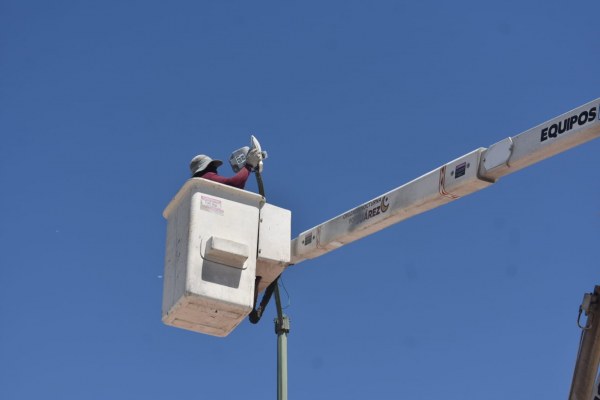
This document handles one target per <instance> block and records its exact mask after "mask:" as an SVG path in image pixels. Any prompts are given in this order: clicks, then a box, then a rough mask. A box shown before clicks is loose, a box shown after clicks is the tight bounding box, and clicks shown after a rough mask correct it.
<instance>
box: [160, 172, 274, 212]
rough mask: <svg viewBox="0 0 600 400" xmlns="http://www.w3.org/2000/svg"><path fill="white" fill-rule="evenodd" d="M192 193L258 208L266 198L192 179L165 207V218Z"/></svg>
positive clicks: (231, 187) (207, 181)
mask: <svg viewBox="0 0 600 400" xmlns="http://www.w3.org/2000/svg"><path fill="white" fill-rule="evenodd" d="M191 192H194V193H205V194H207V195H210V196H214V197H217V198H225V199H228V200H232V201H238V202H240V203H244V204H248V205H250V206H255V207H257V208H259V207H260V206H261V205H262V204H264V203H265V199H264V197H262V196H261V195H260V194H257V193H253V192H249V191H247V190H244V189H238V188H235V187H233V186H229V185H224V184H222V183H219V182H215V181H211V180H208V179H204V178H190V179H188V180H187V181H186V182H185V183H184V184H183V186H182V187H181V188H180V189H179V191H178V192H177V194H175V196H173V198H172V199H171V201H170V202H169V204H168V205H167V206H166V207H165V209H164V211H163V213H162V215H163V217H164V218H165V219H169V216H170V215H171V214H172V213H173V211H174V210H175V209H176V208H177V207H178V206H179V203H181V201H183V199H184V198H185V197H186V196H187V195H188V194H189V193H191ZM234 199H235V200H234Z"/></svg>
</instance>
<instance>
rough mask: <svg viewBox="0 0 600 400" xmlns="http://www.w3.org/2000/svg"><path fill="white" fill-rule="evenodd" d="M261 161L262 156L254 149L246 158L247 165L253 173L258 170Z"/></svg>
mask: <svg viewBox="0 0 600 400" xmlns="http://www.w3.org/2000/svg"><path fill="white" fill-rule="evenodd" d="M261 161H262V155H261V154H260V152H259V151H258V150H257V149H252V150H250V151H249V152H248V155H247V156H246V165H249V166H250V168H252V170H253V171H254V170H256V168H257V167H258V166H259V164H260V162H261Z"/></svg>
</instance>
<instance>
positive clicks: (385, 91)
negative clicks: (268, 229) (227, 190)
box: [0, 0, 600, 400]
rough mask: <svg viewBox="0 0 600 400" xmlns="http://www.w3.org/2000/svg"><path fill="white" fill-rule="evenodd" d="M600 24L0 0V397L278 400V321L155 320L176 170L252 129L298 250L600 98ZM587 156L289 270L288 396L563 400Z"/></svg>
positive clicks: (591, 200) (590, 163)
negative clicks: (355, 212) (206, 328)
mask: <svg viewBox="0 0 600 400" xmlns="http://www.w3.org/2000/svg"><path fill="white" fill-rule="evenodd" d="M599 13H600V3H599V2H597V1H578V2H568V1H547V0H546V1H531V0H520V1H505V2H480V1H458V2H441V1H437V2H436V1H421V2H404V1H374V2H360V1H352V0H351V1H325V2H323V1H319V2H316V1H303V2H281V1H264V2H263V1H259V2H247V1H211V2H208V1H177V2H169V3H167V2H157V1H119V2H89V1H54V2H42V1H11V0H3V1H2V2H0V137H1V139H2V140H1V144H2V145H1V146H0V187H1V188H2V192H1V193H2V195H1V196H0V206H1V209H2V210H3V220H2V224H0V243H2V247H1V248H2V251H1V252H0V273H1V275H0V315H1V316H2V323H1V324H0V398H3V399H11V400H12V399H15V400H16V399H34V398H56V399H144V400H150V399H152V400H154V399H171V398H182V399H183V398H200V399H239V398H251V399H254V398H256V399H263V398H275V394H276V392H275V382H276V381H275V377H276V370H275V362H276V336H275V334H274V332H273V324H272V322H271V319H272V317H274V315H275V310H274V309H273V307H269V309H268V310H267V315H266V317H265V318H264V320H263V322H261V323H260V324H259V325H256V326H254V325H251V324H249V323H247V322H244V323H243V324H241V325H240V326H239V327H238V328H237V329H236V330H235V331H234V332H233V333H232V334H231V335H230V336H228V337H227V338H225V339H219V338H214V337H210V336H205V335H199V334H195V333H192V332H187V331H184V330H180V329H175V328H171V327H168V326H165V325H163V324H162V323H161V320H160V309H161V300H162V283H163V282H162V279H161V276H162V274H163V259H164V242H165V231H166V223H165V221H164V219H163V218H162V215H161V213H162V210H163V208H164V207H165V206H166V205H167V204H168V202H169V201H170V199H171V198H172V196H173V195H174V194H175V193H176V192H177V190H178V189H179V188H180V186H181V185H182V184H183V182H184V181H185V180H186V179H187V178H188V169H187V168H188V167H187V166H188V162H189V160H190V159H191V158H192V157H193V156H194V155H196V154H198V153H205V154H210V155H212V156H213V157H217V158H222V159H224V158H227V157H228V156H229V154H230V152H231V151H233V150H234V149H237V148H239V147H241V146H243V145H246V144H247V143H248V138H249V135H250V134H255V135H257V136H258V137H259V138H260V140H261V143H262V144H263V146H264V147H265V148H266V149H267V150H268V151H269V159H268V160H267V161H266V166H265V172H264V180H265V187H266V192H267V199H268V201H269V202H270V203H272V204H275V205H278V206H280V207H284V208H287V209H290V210H292V231H293V232H292V234H293V236H294V237H295V236H296V235H298V234H299V233H300V232H302V231H304V230H306V229H308V228H310V227H312V226H315V225H317V224H319V223H321V222H323V221H325V220H327V219H329V218H332V217H334V216H336V215H338V214H341V213H343V212H344V211H346V210H348V209H350V208H352V207H354V206H356V205H358V204H361V203H362V202H364V201H367V200H369V199H371V198H374V197H376V196H378V195H380V194H382V193H384V192H387V191H389V190H391V189H393V188H395V187H397V186H400V185H402V184H404V183H406V182H408V181H410V180H412V179H414V178H416V177H418V176H420V175H422V174H424V173H426V172H429V171H430V170H432V169H434V168H437V167H439V166H440V165H442V164H444V163H446V162H448V161H450V160H453V159H454V158H456V157H459V156H462V155H463V154H466V153H468V152H470V151H471V150H474V149H475V148H478V147H488V146H490V145H491V144H493V143H495V142H497V141H499V140H501V139H504V138H505V137H508V136H513V135H515V134H518V133H520V132H522V131H524V130H526V129H528V128H530V127H533V126H535V125H537V124H539V123H542V122H544V121H546V120H548V119H550V118H553V117H554V116H557V115H559V114H561V113H563V112H566V111H568V110H570V109H572V108H575V107H577V106H579V105H581V104H583V103H586V102H588V101H590V100H593V99H595V98H598V97H600V90H599V88H600V74H599V72H598V65H599V63H600V45H599V43H600V25H599V24H598V15H599ZM599 151H600V141H594V142H590V143H588V144H585V145H583V146H580V147H578V148H575V149H572V150H570V151H569V152H567V153H564V154H561V155H558V156H556V157H554V158H551V159H548V160H546V161H544V162H542V163H540V164H538V165H536V166H533V167H531V168H528V169H525V170H523V171H520V172H518V173H516V174H514V175H511V176H509V177H506V178H505V179H502V180H501V181H499V182H498V183H497V184H496V185H493V186H492V187H490V188H488V189H486V190H484V191H481V192H478V193H476V194H474V195H472V196H469V197H465V198H463V199H460V200H458V201H456V202H453V203H451V204H449V205H447V206H444V207H442V208H439V209H436V210H433V211H431V212H429V213H426V214H423V215H421V216H418V217H415V218H413V219H409V220H407V221H405V222H403V223H401V224H398V225H395V226H393V227H391V228H388V229H387V230H385V231H382V232H379V233H377V234H375V235H372V236H370V237H368V238H366V239H363V240H361V241H360V242H356V243H354V244H352V245H349V246H347V247H344V248H342V249H340V250H338V251H335V252H333V253H330V254H328V255H326V256H323V257H322V258H319V259H316V260H312V261H307V262H305V263H302V264H299V265H297V266H295V267H292V268H290V269H288V270H287V271H286V272H285V273H284V277H283V281H284V282H285V286H286V288H287V292H288V293H289V295H290V306H289V307H288V308H287V309H286V312H287V313H288V314H289V315H290V317H291V323H292V331H291V333H290V336H289V346H290V348H289V374H290V375H289V379H290V382H289V396H290V398H292V399H301V398H310V399H330V398H343V399H365V398H380V399H388V398H390V399H395V398H398V399H400V398H406V399H437V398H444V399H478V398H484V397H485V398H486V399H489V400H493V399H530V398H534V397H535V398H544V399H564V398H566V397H567V394H568V390H569V386H570V381H571V376H572V372H573V366H574V361H575V356H576V352H577V346H578V341H579V334H580V331H579V329H578V328H577V326H576V324H575V321H576V317H577V309H578V306H579V304H580V301H581V299H582V297H583V293H585V292H588V291H591V290H592V289H593V287H594V285H596V284H600V281H599V280H598V261H597V260H598V233H599V228H600V184H599V180H598V174H597V160H598V154H599ZM220 172H222V173H223V174H224V175H230V171H229V170H228V168H227V167H226V166H223V167H222V168H221V171H220ZM248 189H249V190H252V191H256V184H255V182H254V180H251V181H250V183H249V185H248ZM285 302H286V303H287V300H285Z"/></svg>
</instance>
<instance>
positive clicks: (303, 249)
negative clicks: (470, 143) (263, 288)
mask: <svg viewBox="0 0 600 400" xmlns="http://www.w3.org/2000/svg"><path fill="white" fill-rule="evenodd" d="M598 137H600V98H598V99H596V100H594V101H591V102H589V103H587V104H584V105H582V106H581V107H578V108H576V109H574V110H572V111H569V112H567V113H565V114H562V115H560V116H558V117H556V118H553V119H551V120H549V121H547V122H544V123H543V124H541V125H538V126H536V127H534V128H531V129H529V130H527V131H525V132H522V133H520V134H518V135H516V136H513V137H508V138H506V139H504V140H502V141H500V142H498V143H495V144H493V145H492V146H490V147H489V148H488V149H485V148H479V149H477V150H474V151H472V152H470V153H468V154H466V155H464V156H462V157H460V158H457V159H456V160H454V161H451V162H449V163H447V164H444V165H442V166H441V167H439V168H437V169H435V170H433V171H431V172H429V173H427V174H425V175H423V176H421V177H419V178H417V179H415V180H413V181H411V182H408V183H406V184H404V185H402V186H400V187H398V188H396V189H394V190H392V191H390V192H387V193H385V194H383V195H381V196H379V197H377V198H375V199H372V200H370V201H367V202H366V203H363V204H361V205H360V206H358V207H355V208H353V209H351V210H349V211H347V212H345V213H343V214H341V215H338V216H337V217H335V218H333V219H330V220H329V221H326V222H324V223H322V224H320V225H317V226H315V227H314V228H312V229H309V230H307V231H305V232H303V233H302V234H300V236H298V237H297V238H295V239H293V240H292V242H291V252H292V255H291V264H297V263H299V262H301V261H304V260H306V259H311V258H315V257H318V256H320V255H323V254H325V253H328V252H330V251H332V250H335V249H337V248H339V247H341V246H343V245H345V244H348V243H351V242H353V241H355V240H358V239H361V238H363V237H365V236H368V235H370V234H372V233H375V232H377V231H380V230H381V229H383V228H386V227H388V226H390V225H393V224H395V223H398V222H400V221H403V220H405V219H407V218H410V217H412V216H414V215H417V214H420V213H422V212H425V211H428V210H431V209H433V208H435V207H439V206H441V205H443V204H446V203H449V202H451V201H453V200H456V199H459V198H460V197H462V196H466V195H468V194H471V193H474V192H476V191H478V190H481V189H483V188H486V187H488V186H490V185H491V184H493V183H494V182H495V181H497V180H498V179H499V178H501V177H503V176H506V175H509V174H512V173H513V172H516V171H518V170H520V169H522V168H525V167H527V166H530V165H532V164H535V163H537V162H539V161H541V160H544V159H546V158H548V157H551V156H553V155H555V154H558V153H561V152H563V151H566V150H568V149H570V148H572V147H575V146H577V145H579V144H582V143H585V142H588V141H590V140H592V139H596V138H598Z"/></svg>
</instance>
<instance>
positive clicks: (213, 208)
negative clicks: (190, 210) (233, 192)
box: [200, 196, 224, 215]
mask: <svg viewBox="0 0 600 400" xmlns="http://www.w3.org/2000/svg"><path fill="white" fill-rule="evenodd" d="M200 209H201V210H204V211H208V212H209V213H213V214H217V215H223V214H224V211H223V208H222V206H221V200H219V199H215V198H213V197H208V196H202V197H201V198H200Z"/></svg>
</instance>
